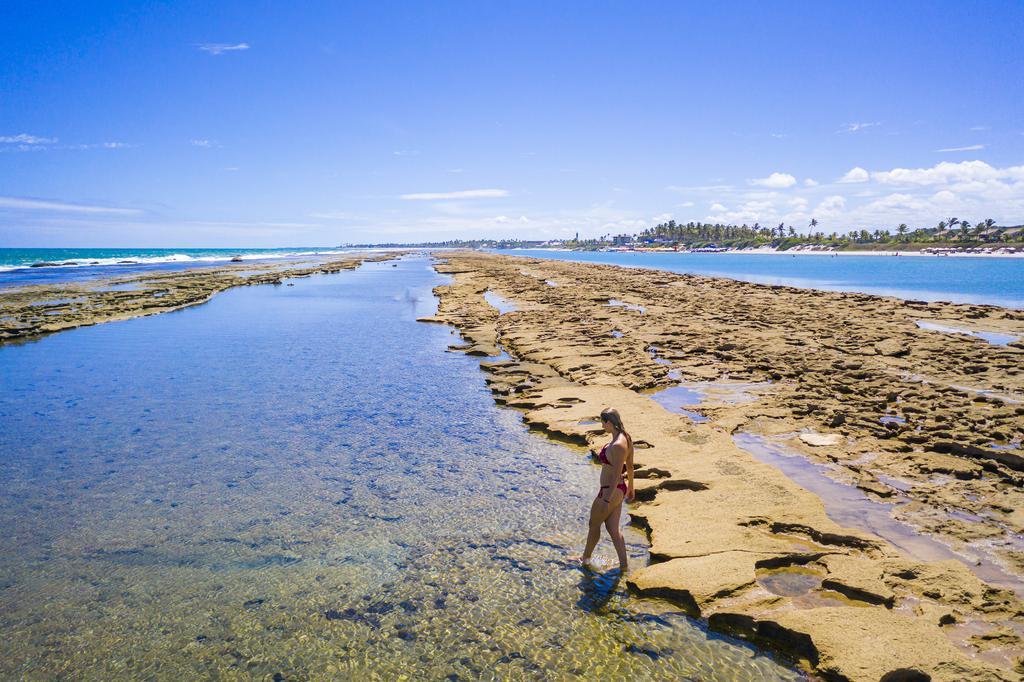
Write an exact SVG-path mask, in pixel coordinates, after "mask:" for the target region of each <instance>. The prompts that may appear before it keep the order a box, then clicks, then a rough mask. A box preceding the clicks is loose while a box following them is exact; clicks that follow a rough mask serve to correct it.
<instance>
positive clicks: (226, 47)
mask: <svg viewBox="0 0 1024 682" xmlns="http://www.w3.org/2000/svg"><path fill="white" fill-rule="evenodd" d="M197 47H198V48H199V49H200V50H202V51H203V52H208V53H210V54H212V55H218V54H224V53H225V52H237V51H239V50H248V49H249V43H236V44H234V45H231V44H229V43H203V44H201V45H198V46H197Z"/></svg>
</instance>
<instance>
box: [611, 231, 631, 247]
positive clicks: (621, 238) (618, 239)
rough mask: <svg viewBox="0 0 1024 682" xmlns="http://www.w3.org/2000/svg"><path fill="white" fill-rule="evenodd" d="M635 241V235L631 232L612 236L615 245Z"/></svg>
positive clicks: (623, 244)
mask: <svg viewBox="0 0 1024 682" xmlns="http://www.w3.org/2000/svg"><path fill="white" fill-rule="evenodd" d="M632 241H633V235H631V234H617V235H615V236H614V237H612V244H614V245H615V246H625V245H626V244H629V243H631V242H632Z"/></svg>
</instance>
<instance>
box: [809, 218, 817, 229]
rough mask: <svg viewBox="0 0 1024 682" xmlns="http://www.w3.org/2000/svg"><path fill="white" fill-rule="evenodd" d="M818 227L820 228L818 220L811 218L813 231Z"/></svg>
mask: <svg viewBox="0 0 1024 682" xmlns="http://www.w3.org/2000/svg"><path fill="white" fill-rule="evenodd" d="M817 226H818V219H817V218H811V229H812V230H813V229H814V228H816V227H817Z"/></svg>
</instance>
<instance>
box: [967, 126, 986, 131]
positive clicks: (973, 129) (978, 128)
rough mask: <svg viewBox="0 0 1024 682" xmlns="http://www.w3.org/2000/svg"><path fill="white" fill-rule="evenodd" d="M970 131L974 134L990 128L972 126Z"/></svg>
mask: <svg viewBox="0 0 1024 682" xmlns="http://www.w3.org/2000/svg"><path fill="white" fill-rule="evenodd" d="M970 130H972V131H974V132H979V131H981V130H988V126H971V127H970Z"/></svg>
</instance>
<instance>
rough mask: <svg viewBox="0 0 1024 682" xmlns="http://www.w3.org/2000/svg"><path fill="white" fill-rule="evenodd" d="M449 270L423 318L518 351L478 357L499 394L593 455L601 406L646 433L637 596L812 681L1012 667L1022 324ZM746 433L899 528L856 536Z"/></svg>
mask: <svg viewBox="0 0 1024 682" xmlns="http://www.w3.org/2000/svg"><path fill="white" fill-rule="evenodd" d="M445 256H446V258H447V261H446V262H445V263H443V264H441V265H439V266H438V270H439V271H441V272H444V273H448V274H451V275H453V276H454V281H453V284H451V285H448V286H443V287H439V288H438V289H437V290H436V293H438V294H439V295H440V297H441V305H440V308H439V310H438V313H437V315H436V316H434V317H432V318H430V321H438V322H446V323H450V324H453V325H455V326H456V327H458V328H459V330H460V331H461V333H462V335H463V337H464V339H465V343H464V344H458V345H456V346H453V348H452V349H453V350H456V351H462V352H467V353H469V354H472V355H478V356H485V357H486V356H491V357H498V356H499V355H500V354H501V353H502V351H507V352H508V353H510V354H511V356H512V358H513V359H512V360H505V361H498V362H493V363H485V364H484V368H485V370H486V371H487V372H488V374H489V377H488V382H489V384H490V386H491V389H492V391H493V393H494V395H495V398H496V400H498V401H499V402H501V403H503V404H507V405H509V406H512V407H516V408H519V409H521V410H523V412H524V419H525V420H526V421H527V422H528V423H529V424H530V425H531V426H533V427H535V428H537V429H539V430H542V431H544V432H546V433H547V434H549V435H551V436H552V437H555V438H558V439H563V440H569V441H572V442H577V443H579V444H586V445H589V446H591V447H593V446H595V445H599V444H600V443H601V442H603V440H604V436H603V434H602V433H601V432H600V429H599V427H597V426H596V425H595V424H594V423H593V421H594V419H595V416H596V415H597V414H598V412H599V411H600V410H601V409H602V408H603V407H605V406H609V405H612V406H615V407H617V408H618V409H619V410H620V412H622V414H623V416H624V418H625V421H626V424H627V427H628V428H630V430H631V432H632V433H633V434H634V435H635V436H636V438H637V446H638V448H637V452H636V463H637V465H638V469H637V472H636V476H637V497H638V501H637V503H636V504H634V505H632V506H631V508H630V510H629V511H630V514H631V516H632V519H633V522H634V523H636V524H637V525H639V526H640V527H642V528H645V529H647V530H648V532H649V534H650V539H651V557H652V564H651V565H650V566H648V567H644V568H640V569H639V570H635V571H634V572H633V573H632V574H631V576H630V578H629V582H630V585H631V587H632V588H633V589H634V590H635V591H637V592H638V593H640V594H648V595H657V596H662V597H667V598H670V599H672V600H674V601H675V602H676V603H678V604H680V605H682V606H683V607H684V608H686V609H687V610H688V611H689V612H690V613H691V614H692V615H695V616H699V617H702V618H706V619H707V621H708V623H709V625H710V627H712V628H714V629H719V630H722V631H726V632H730V633H732V634H736V635H739V636H743V637H747V638H749V639H751V640H753V641H756V642H759V643H761V644H765V645H767V646H770V647H772V648H774V649H776V650H779V651H781V652H783V653H786V654H788V655H790V656H792V657H793V658H795V659H797V660H800V661H802V662H803V664H804V665H805V666H806V667H807V668H808V669H811V670H814V671H816V672H818V673H819V674H822V675H824V676H826V677H836V678H839V679H843V678H848V679H854V680H860V679H864V680H877V679H879V678H881V677H882V676H883V675H886V674H888V673H893V672H895V671H898V670H919V671H921V672H923V673H926V674H928V675H931V677H932V679H936V680H941V679H949V680H963V679H978V680H982V679H1018V678H1019V675H1020V674H1021V673H1022V672H1024V667H1022V662H1021V657H1022V656H1024V643H1022V642H1024V640H1022V638H1021V637H1022V634H1024V603H1022V601H1021V594H1022V592H1021V586H1022V585H1024V581H1022V575H1024V543H1022V537H1024V512H1022V510H1024V493H1022V490H1021V483H1022V482H1024V449H1022V445H1021V440H1022V438H1024V374H1022V369H1024V343H1022V341H1021V339H1024V312H1021V311H1016V310H1010V309H1005V308H999V307H994V306H984V305H954V304H946V303H924V302H915V301H904V300H900V299H895V298H889V297H879V296H870V295H865V294H851V293H834V292H823V291H813V290H805V289H796V288H789V287H781V286H766V285H757V284H749V283H744V282H738V281H734V280H726V279H716V278H711V277H701V276H688V275H676V274H672V273H668V272H663V271H653V270H641V269H625V268H619V267H615V266H603V265H594V264H580V263H571V262H561V261H553V260H539V259H528V258H520V257H510V256H496V255H489V254H479V253H448V254H445ZM486 292H490V293H491V294H493V295H496V296H500V297H501V298H502V299H503V300H504V301H506V302H507V303H508V304H510V305H511V306H514V308H515V309H514V310H509V309H508V308H506V309H505V312H502V311H499V310H498V309H497V308H496V307H494V305H492V304H491V303H489V302H488V301H487V300H486V298H485V297H484V294H485V293H486ZM920 321H925V322H931V323H933V325H931V326H932V327H933V328H931V329H928V328H923V327H921V326H919V325H918V322H920ZM934 325H940V326H942V327H947V328H956V329H962V330H966V331H969V332H974V334H964V333H949V332H943V331H938V330H936V329H935V328H934ZM979 332H981V333H988V332H993V333H996V334H999V335H1000V336H998V337H995V338H998V339H999V340H1001V341H1005V340H1006V339H1005V338H1004V337H1012V338H1014V339H1016V340H1014V341H1011V342H1009V343H1005V344H997V343H990V342H989V341H986V340H985V339H984V338H982V337H981V336H978V333H979ZM680 383H684V384H685V385H686V386H689V387H694V388H697V389H700V388H703V389H706V390H704V391H703V399H701V400H691V401H689V402H690V403H691V404H688V405H685V406H680V407H681V408H684V409H679V410H673V411H670V410H669V409H666V408H665V407H664V406H662V405H661V404H659V403H658V402H657V401H655V400H653V399H652V397H651V395H650V393H651V391H653V390H657V389H664V388H667V387H671V386H674V385H678V384H680ZM730 384H737V385H740V386H743V387H746V389H747V391H746V394H745V396H744V397H743V399H735V397H736V394H737V391H738V393H739V394H744V393H745V391H744V390H743V389H742V388H741V389H737V391H730V390H728V386H729V385H730ZM723 387H725V388H724V389H723ZM751 387H753V388H752V389H751ZM683 402H687V401H686V400H683ZM687 412H689V413H690V415H689V416H687V414H686V413H687ZM697 416H699V417H700V419H697V418H694V417H697ZM704 419H706V421H704ZM752 442H760V443H762V444H767V445H768V446H770V448H774V449H775V450H776V451H781V452H783V453H784V454H785V455H786V456H788V457H795V458H798V459H799V460H800V461H802V462H804V465H805V466H807V467H820V468H821V470H822V471H824V472H825V474H823V475H827V476H828V477H829V478H830V479H831V482H832V483H834V484H835V485H837V486H845V489H846V490H848V491H850V492H851V493H852V494H851V495H850V496H849V499H850V502H848V503H845V504H847V506H850V507H857V506H858V505H863V504H865V503H867V504H872V505H884V508H887V509H888V510H889V512H890V515H891V517H892V524H889V523H879V522H878V519H877V514H876V515H875V522H874V523H868V522H865V523H864V524H863V526H864V527H858V525H857V524H856V523H851V521H857V520H858V519H860V518H865V519H868V518H871V517H870V515H864V514H861V513H860V511H861V510H859V509H844V508H843V505H844V501H843V500H832V499H830V500H828V501H827V502H828V504H824V503H823V500H822V499H821V498H820V497H819V496H818V495H816V494H815V493H814V492H811V491H809V490H808V489H806V488H805V487H802V486H801V485H799V484H798V483H797V482H795V481H794V479H792V478H790V477H789V476H787V475H786V474H785V473H783V471H781V470H780V469H779V468H777V467H776V466H773V465H772V464H771V462H770V458H765V457H763V458H758V457H757V456H755V454H756V453H755V452H754V451H755V450H756V449H757V448H754V447H752V446H751V443H752ZM741 446H745V447H741ZM769 454H770V453H769ZM776 454H778V452H776ZM762 459H765V461H762ZM819 475H822V474H819ZM811 487H813V486H811ZM823 494H824V493H823ZM844 499H845V496H844ZM844 511H846V512H848V513H846V514H844V513H843V512H844ZM875 511H877V510H875ZM837 518H840V519H842V521H841V522H840V521H837V520H836V519H837ZM882 535H888V536H889V537H890V538H891V539H886V538H885V537H883V536H882Z"/></svg>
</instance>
